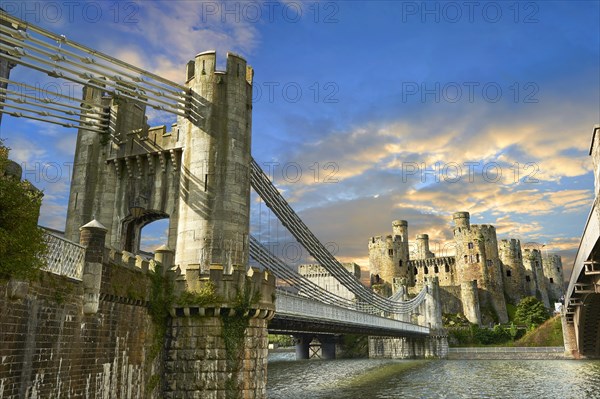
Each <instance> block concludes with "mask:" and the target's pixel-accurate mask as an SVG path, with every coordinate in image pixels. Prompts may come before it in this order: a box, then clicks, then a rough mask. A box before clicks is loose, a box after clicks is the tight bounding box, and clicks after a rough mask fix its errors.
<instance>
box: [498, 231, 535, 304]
mask: <svg viewBox="0 0 600 399" xmlns="http://www.w3.org/2000/svg"><path fill="white" fill-rule="evenodd" d="M498 251H499V255H500V261H501V262H502V266H503V276H502V277H503V281H504V292H505V293H506V296H507V297H508V298H509V299H510V301H511V302H512V303H513V304H514V305H517V304H518V303H519V301H520V300H521V299H523V298H524V297H526V296H527V295H528V293H527V289H526V285H525V267H524V266H523V252H522V250H521V241H519V240H516V239H514V238H511V239H510V240H500V243H499V245H498Z"/></svg>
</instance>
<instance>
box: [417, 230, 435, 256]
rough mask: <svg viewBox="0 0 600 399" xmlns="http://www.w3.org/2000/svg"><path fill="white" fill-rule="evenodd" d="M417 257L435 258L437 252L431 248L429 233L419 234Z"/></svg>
mask: <svg viewBox="0 0 600 399" xmlns="http://www.w3.org/2000/svg"><path fill="white" fill-rule="evenodd" d="M415 258H416V259H429V258H435V254H434V253H433V252H431V251H430V250H429V235H428V234H417V254H416V256H415Z"/></svg>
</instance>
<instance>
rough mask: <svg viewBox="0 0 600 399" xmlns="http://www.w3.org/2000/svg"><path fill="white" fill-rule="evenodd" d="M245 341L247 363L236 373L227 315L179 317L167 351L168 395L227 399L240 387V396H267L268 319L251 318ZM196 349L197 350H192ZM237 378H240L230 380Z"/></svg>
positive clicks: (174, 397) (244, 360)
mask: <svg viewBox="0 0 600 399" xmlns="http://www.w3.org/2000/svg"><path fill="white" fill-rule="evenodd" d="M249 323H250V324H249V326H248V327H247V328H246V334H245V338H244V341H243V354H242V357H243V360H242V362H243V364H242V365H241V366H242V367H241V370H240V372H239V373H237V376H235V374H234V373H232V371H231V365H228V361H230V360H228V354H227V350H226V345H225V339H224V337H223V318H222V317H219V316H216V317H208V316H204V317H199V316H192V317H175V318H173V324H172V327H171V335H172V337H171V343H170V349H169V351H168V352H167V358H166V366H165V367H166V370H167V376H168V383H167V389H166V392H165V396H164V397H165V398H167V399H170V398H173V399H176V398H184V397H185V398H194V399H196V398H197V399H226V398H229V397H231V396H228V395H232V391H231V387H230V386H228V385H229V384H230V385H231V386H240V387H241V388H242V389H241V392H240V391H237V392H236V394H238V395H240V396H239V397H240V398H265V397H266V386H265V384H264V382H265V381H266V380H267V354H268V344H269V337H268V333H267V320H265V319H258V318H256V319H254V318H253V319H250V320H249ZM192 348H195V349H192ZM232 378H236V379H237V380H236V381H230V379H232Z"/></svg>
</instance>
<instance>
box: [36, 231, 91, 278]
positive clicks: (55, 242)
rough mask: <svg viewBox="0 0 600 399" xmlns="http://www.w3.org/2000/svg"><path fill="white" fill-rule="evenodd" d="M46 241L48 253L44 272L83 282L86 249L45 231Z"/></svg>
mask: <svg viewBox="0 0 600 399" xmlns="http://www.w3.org/2000/svg"><path fill="white" fill-rule="evenodd" d="M44 239H45V240H46V244H47V246H48V251H47V252H46V266H45V267H43V270H46V271H49V272H51V273H54V274H59V275H61V276H67V277H69V278H72V279H75V280H81V279H82V276H83V264H84V261H85V247H83V246H81V245H79V244H76V243H74V242H72V241H69V240H67V239H65V238H63V237H60V236H58V235H56V234H53V233H50V232H49V231H47V230H46V231H44Z"/></svg>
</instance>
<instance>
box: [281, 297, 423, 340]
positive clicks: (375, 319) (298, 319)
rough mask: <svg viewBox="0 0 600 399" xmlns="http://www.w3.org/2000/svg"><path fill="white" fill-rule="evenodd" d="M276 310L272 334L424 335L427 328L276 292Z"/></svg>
mask: <svg viewBox="0 0 600 399" xmlns="http://www.w3.org/2000/svg"><path fill="white" fill-rule="evenodd" d="M275 305H276V308H277V311H276V312H275V317H274V318H273V320H271V322H270V323H269V331H270V332H273V333H283V332H285V333H293V332H320V333H330V334H333V333H353V334H368V335H379V336H395V337H408V336H413V337H414V336H427V335H429V333H430V330H429V328H428V327H424V326H419V325H416V324H412V323H407V322H403V321H399V320H393V319H388V318H385V317H381V316H376V315H373V314H368V313H363V312H358V311H356V310H352V309H345V308H342V307H339V306H334V305H328V304H324V303H321V302H317V301H315V300H311V299H309V298H303V297H299V296H296V295H292V294H288V293H286V292H285V291H279V292H278V293H277V301H276V303H275Z"/></svg>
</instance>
